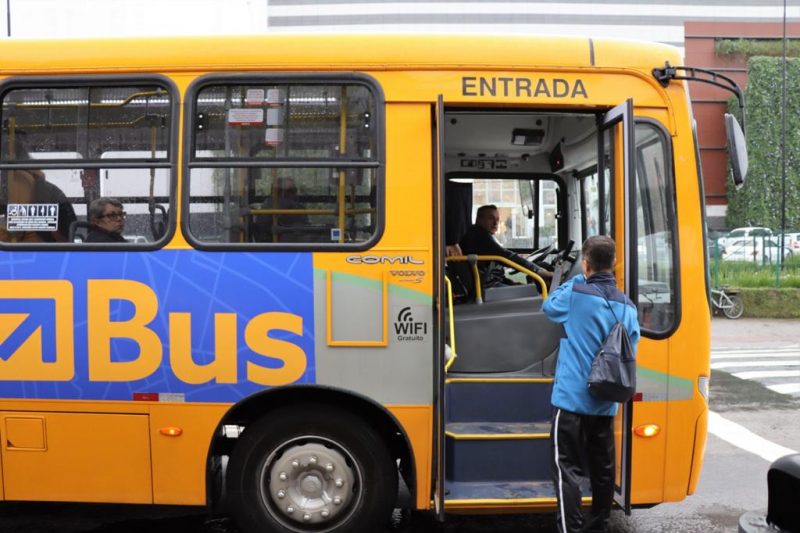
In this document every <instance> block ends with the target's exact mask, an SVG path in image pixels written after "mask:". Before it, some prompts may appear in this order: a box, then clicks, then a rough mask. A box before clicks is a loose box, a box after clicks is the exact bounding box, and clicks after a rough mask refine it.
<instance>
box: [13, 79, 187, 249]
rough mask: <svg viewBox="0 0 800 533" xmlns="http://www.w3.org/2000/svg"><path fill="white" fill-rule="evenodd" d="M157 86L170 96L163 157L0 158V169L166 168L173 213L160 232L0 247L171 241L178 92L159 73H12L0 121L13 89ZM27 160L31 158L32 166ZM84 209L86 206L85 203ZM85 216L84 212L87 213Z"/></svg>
mask: <svg viewBox="0 0 800 533" xmlns="http://www.w3.org/2000/svg"><path fill="white" fill-rule="evenodd" d="M145 84H150V85H157V86H160V87H161V88H163V89H164V90H165V91H167V94H168V95H169V97H170V106H169V109H170V114H171V118H170V122H171V123H170V125H169V129H168V135H169V140H168V143H167V146H168V150H169V154H168V157H167V158H165V159H163V160H162V159H156V160H150V161H148V160H147V159H144V158H139V159H131V160H125V159H112V160H96V161H91V160H86V159H46V160H42V159H37V160H29V161H25V162H18V163H3V162H2V160H0V171H6V170H16V169H19V170H25V169H30V168H31V167H33V166H35V167H36V168H37V169H42V170H47V169H51V170H64V169H87V168H95V169H103V170H105V169H126V170H127V169H147V170H149V169H151V168H156V169H168V171H169V180H170V183H169V187H168V188H169V212H170V213H172V215H173V216H170V217H169V219H168V224H167V226H166V228H165V229H166V231H165V232H164V235H163V236H162V237H161V238H160V239H159V240H156V241H152V242H148V243H137V242H124V243H89V242H57V243H35V242H34V243H10V242H0V250H32V251H33V250H37V251H39V250H42V251H47V250H70V251H77V250H80V251H96V250H141V251H147V250H158V249H160V248H163V247H164V246H165V245H166V244H167V243H168V242H170V241H171V240H172V238H173V237H174V235H175V232H176V230H177V221H176V217H175V216H174V214H175V208H176V206H177V201H176V195H177V191H178V183H177V181H178V180H177V175H178V146H179V145H178V134H179V132H180V129H179V124H180V93H179V92H178V88H177V85H176V84H175V82H174V81H173V80H172V79H170V78H168V77H166V76H162V75H159V74H146V75H135V74H134V75H120V76H112V75H107V74H98V75H78V76H67V77H64V76H59V77H54V76H25V77H21V76H15V77H12V78H7V79H5V80H3V81H2V82H0V121H2V119H3V115H2V102H3V99H4V98H5V96H6V94H8V92H10V91H12V90H16V89H48V88H83V87H87V88H92V87H112V88H113V87H129V86H135V85H145ZM30 161H35V164H34V165H31V164H30ZM86 207H87V210H88V207H89V206H88V205H87V206H86ZM87 216H88V213H87Z"/></svg>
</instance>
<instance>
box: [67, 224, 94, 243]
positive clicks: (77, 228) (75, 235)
mask: <svg viewBox="0 0 800 533" xmlns="http://www.w3.org/2000/svg"><path fill="white" fill-rule="evenodd" d="M91 227H92V225H91V224H90V223H89V222H86V221H83V220H74V221H73V222H71V223H70V225H69V233H68V234H67V242H84V241H85V240H86V235H87V234H88V233H89V228H91Z"/></svg>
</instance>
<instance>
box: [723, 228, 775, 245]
mask: <svg viewBox="0 0 800 533" xmlns="http://www.w3.org/2000/svg"><path fill="white" fill-rule="evenodd" d="M748 237H749V238H750V240H752V239H753V237H755V238H756V239H757V240H761V239H763V238H766V237H772V230H771V229H769V228H764V227H747V228H735V229H732V230H731V231H729V232H728V233H727V234H726V235H725V236H724V237H721V238H719V239H717V242H718V243H719V245H720V246H721V247H723V248H727V247H728V245H729V244H731V243H732V242H733V241H737V240H739V239H745V238H748Z"/></svg>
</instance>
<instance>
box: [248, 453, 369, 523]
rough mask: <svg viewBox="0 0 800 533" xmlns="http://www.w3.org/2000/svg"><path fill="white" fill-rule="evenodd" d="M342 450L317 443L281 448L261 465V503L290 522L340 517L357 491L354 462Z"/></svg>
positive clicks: (356, 495)
mask: <svg viewBox="0 0 800 533" xmlns="http://www.w3.org/2000/svg"><path fill="white" fill-rule="evenodd" d="M346 453H347V452H345V451H343V450H339V449H335V448H329V447H327V446H324V445H323V444H320V443H317V442H314V443H306V444H298V445H291V444H290V445H289V446H287V447H285V448H283V454H282V455H281V456H280V457H278V458H277V459H274V460H272V461H270V460H268V461H267V463H266V464H265V470H266V471H265V472H264V475H263V476H262V483H263V485H262V486H264V488H265V491H266V494H268V498H269V502H265V503H267V504H268V507H270V508H271V509H274V510H275V511H277V512H278V513H279V514H280V516H281V517H283V518H286V519H289V520H290V521H291V522H294V523H301V524H320V525H322V524H325V523H327V522H332V521H334V520H336V519H339V518H342V517H343V516H345V515H346V512H347V510H348V509H349V508H350V507H351V505H352V503H353V502H354V501H355V500H356V499H357V498H358V493H359V492H360V491H358V490H354V489H357V488H358V486H360V483H356V479H357V477H358V472H357V470H354V468H353V466H351V465H354V464H355V463H354V462H353V461H352V458H349V454H347V455H346ZM348 458H349V459H350V460H349V461H348Z"/></svg>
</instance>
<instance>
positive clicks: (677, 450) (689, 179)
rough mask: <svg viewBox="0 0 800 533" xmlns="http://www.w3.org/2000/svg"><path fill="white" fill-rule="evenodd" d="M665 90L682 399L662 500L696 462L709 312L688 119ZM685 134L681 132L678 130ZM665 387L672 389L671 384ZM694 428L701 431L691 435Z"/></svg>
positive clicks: (674, 493) (673, 370) (684, 489)
mask: <svg viewBox="0 0 800 533" xmlns="http://www.w3.org/2000/svg"><path fill="white" fill-rule="evenodd" d="M668 92H670V99H671V101H672V103H673V105H674V112H675V116H676V117H680V120H678V121H677V128H678V134H677V135H675V136H674V137H673V150H674V153H675V154H676V157H675V176H676V180H675V181H676V202H675V203H676V206H677V210H678V212H677V219H678V233H679V246H680V280H681V286H680V313H681V318H680V324H679V325H678V329H677V330H676V331H675V333H673V335H672V337H671V338H670V374H671V375H672V376H680V378H676V379H674V381H676V382H677V381H682V382H683V383H682V384H681V387H680V388H681V389H684V390H685V391H686V399H685V401H676V402H670V404H669V417H668V420H667V424H668V428H669V433H670V434H669V436H668V441H667V451H666V460H667V464H666V474H667V478H666V480H665V487H666V491H665V494H664V498H665V500H666V501H677V500H682V499H683V498H685V497H686V495H687V493H688V491H689V486H690V484H691V481H690V480H691V479H692V478H694V479H696V478H697V477H698V476H699V472H693V471H692V469H693V468H694V469H698V468H699V467H700V465H701V464H702V457H701V455H702V450H703V448H704V447H702V446H697V445H696V443H699V442H703V443H704V442H705V439H706V435H705V425H703V424H698V423H697V422H698V419H699V418H700V417H701V416H703V414H704V413H706V412H707V410H708V404H707V403H706V400H705V399H704V398H703V397H702V395H701V394H700V392H699V389H698V378H699V377H701V376H710V375H711V374H710V373H711V369H710V353H711V314H710V310H709V306H708V300H707V298H706V287H705V279H706V278H705V275H706V274H705V261H704V258H703V250H704V246H703V223H704V221H703V204H702V198H701V196H700V190H699V181H698V176H697V166H696V164H695V159H694V157H695V155H694V154H695V150H694V148H693V145H692V143H693V139H692V134H691V131H692V129H691V124H690V123H689V109H688V108H687V107H686V105H687V104H686V95H685V93H684V91H683V89H682V86H680V85H678V84H674V83H673V84H671V85H670V87H669V89H668ZM684 132H685V134H682V133H684ZM671 388H675V387H672V385H671ZM697 431H700V432H702V434H696V432H697Z"/></svg>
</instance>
